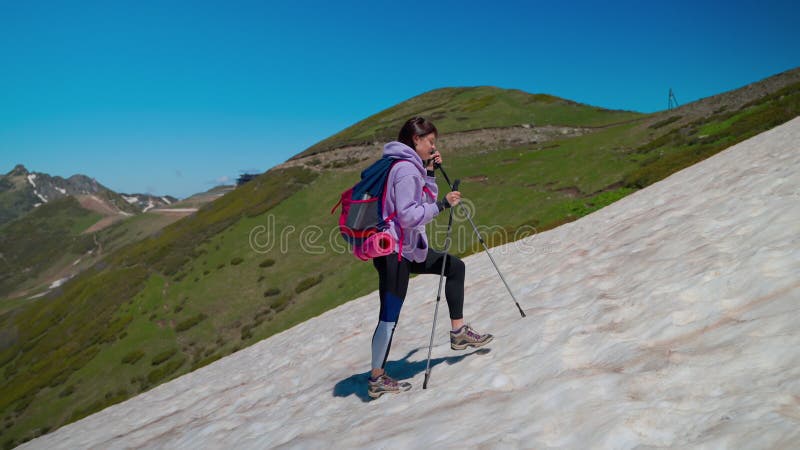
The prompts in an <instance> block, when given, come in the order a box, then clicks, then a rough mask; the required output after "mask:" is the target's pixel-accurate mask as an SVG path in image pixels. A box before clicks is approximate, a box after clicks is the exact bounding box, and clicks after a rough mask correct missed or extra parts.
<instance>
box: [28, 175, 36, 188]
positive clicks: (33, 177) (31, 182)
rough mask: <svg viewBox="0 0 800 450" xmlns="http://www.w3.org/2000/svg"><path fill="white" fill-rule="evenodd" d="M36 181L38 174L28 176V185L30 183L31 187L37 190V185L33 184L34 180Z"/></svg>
mask: <svg viewBox="0 0 800 450" xmlns="http://www.w3.org/2000/svg"><path fill="white" fill-rule="evenodd" d="M35 179H36V174H35V173H29V174H28V183H30V184H31V186H33V188H34V189H36V183H34V182H33V180H35Z"/></svg>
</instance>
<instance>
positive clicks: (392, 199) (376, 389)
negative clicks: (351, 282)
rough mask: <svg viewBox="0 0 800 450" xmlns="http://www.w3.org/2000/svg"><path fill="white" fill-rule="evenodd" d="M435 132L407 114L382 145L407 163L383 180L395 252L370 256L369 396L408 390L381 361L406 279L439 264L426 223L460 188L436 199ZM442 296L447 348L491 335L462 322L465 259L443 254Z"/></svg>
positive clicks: (475, 344) (475, 342) (460, 347)
mask: <svg viewBox="0 0 800 450" xmlns="http://www.w3.org/2000/svg"><path fill="white" fill-rule="evenodd" d="M437 137H438V131H437V130H436V127H435V126H434V125H433V123H431V122H429V121H428V120H426V119H424V118H422V117H413V118H411V119H409V120H408V121H407V122H406V123H405V125H403V128H402V129H401V130H400V134H399V136H398V138H397V141H393V142H389V143H388V144H386V145H385V146H384V149H383V156H384V157H387V156H388V157H390V158H395V159H400V160H404V161H408V162H410V164H409V163H407V162H401V163H396V164H394V165H393V166H392V168H391V171H390V172H389V175H388V179H387V182H386V192H385V201H384V205H383V212H382V214H383V217H384V218H386V217H391V216H392V214H395V216H394V218H393V219H392V220H390V221H388V226H389V227H388V229H387V230H386V231H387V232H388V233H390V234H391V235H392V236H393V237H394V240H395V241H396V243H397V244H396V247H395V250H394V252H393V253H391V254H389V255H385V256H380V257H376V258H374V259H373V260H372V263H373V265H374V266H375V269H376V270H377V271H378V280H379V283H378V286H379V292H380V300H381V307H380V316H379V321H378V326H377V328H376V329H375V333H374V334H373V336H372V372H371V374H370V377H369V382H368V383H369V391H368V393H369V396H370V397H372V398H377V397H380V396H381V395H383V394H385V393H397V392H401V391H407V390H409V389H411V384H409V383H405V382H398V381H396V380H394V379H392V378H391V377H390V376H389V375H387V374H386V371H385V370H384V366H385V365H386V361H387V359H388V357H389V349H390V347H391V344H392V336H393V335H394V330H395V327H396V326H397V320H398V317H399V316H400V309H401V307H402V306H403V300H404V299H405V296H406V291H407V289H408V278H409V275H410V274H412V273H415V274H423V273H427V274H437V275H439V274H440V272H441V268H442V262H443V261H442V258H444V257H445V253H443V252H439V251H436V250H433V249H429V248H428V238H427V236H426V234H425V225H426V224H427V223H429V222H430V221H432V220H433V218H434V217H435V216H436V215H438V214H439V213H440V212H442V210H444V209H445V208H450V207H451V206H455V205H457V204H458V203H459V201H460V200H461V193H460V192H457V191H453V192H449V193H448V194H447V195H446V196H445V199H444V200H439V201H437V200H436V196H437V193H438V187H437V186H436V179H435V178H434V163H436V164H441V162H442V156H441V154H440V153H439V152H438V151H437V150H436V139H437ZM444 274H445V276H446V277H447V281H446V284H445V298H446V300H447V307H448V310H449V313H450V322H451V328H452V331H451V332H450V347H451V348H452V349H453V350H464V349H466V348H467V347H481V346H483V345H485V344H487V343H489V342H490V341H491V340H492V338H493V337H492V335H491V334H480V333H478V332H476V331H475V330H473V329H472V328H471V327H470V326H469V325H466V324H465V323H464V316H463V312H462V310H463V306H464V276H465V267H464V263H463V262H462V261H461V260H460V259H459V258H457V257H455V256H453V255H447V263H446V265H445V272H444Z"/></svg>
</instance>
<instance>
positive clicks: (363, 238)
mask: <svg viewBox="0 0 800 450" xmlns="http://www.w3.org/2000/svg"><path fill="white" fill-rule="evenodd" d="M401 161H403V160H401V159H395V158H390V157H388V156H384V157H382V158H381V159H379V160H377V161H375V162H374V163H372V165H370V166H369V167H367V168H366V169H364V171H363V172H361V181H359V182H358V183H356V184H355V185H354V186H353V187H351V188H350V189H348V190H346V191H344V192H342V195H341V198H340V199H339V202H338V203H336V205H334V206H333V209H331V214H333V213H334V212H336V208H338V207H339V205H341V206H342V212H341V213H340V215H339V231H340V232H341V233H342V237H343V238H344V240H345V241H347V243H348V244H350V245H351V246H352V248H353V254H354V255H355V256H356V257H357V258H359V259H362V260H364V261H367V260H369V259H370V258H375V257H378V256H385V255H388V254H390V253H392V252H393V251H394V246H395V243H396V242H395V239H394V238H393V237H392V235H390V234H389V233H387V232H386V229H387V228H388V227H389V224H388V222H390V221H391V220H392V219H394V217H395V216H396V215H397V213H396V212H395V213H392V214H391V215H390V216H389V217H387V218H386V219H384V218H383V204H384V201H385V199H386V183H387V182H388V180H389V172H390V171H391V170H392V167H394V165H395V164H397V163H399V162H401ZM401 233H402V229H401ZM399 258H400V255H398V259H399Z"/></svg>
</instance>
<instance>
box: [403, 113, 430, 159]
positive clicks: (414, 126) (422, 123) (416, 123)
mask: <svg viewBox="0 0 800 450" xmlns="http://www.w3.org/2000/svg"><path fill="white" fill-rule="evenodd" d="M438 136H439V131H438V130H436V125H434V124H433V122H430V121H428V120H427V119H425V118H424V117H412V118H410V119H408V120H407V121H406V123H405V124H404V125H403V128H401V129H400V135H399V136H397V140H398V141H400V142H402V143H403V144H406V145H407V146H409V147H411V148H413V149H414V150H415V151H416V152H417V154H419V155H420V158H422V160H423V161H424V160H426V159H428V158H430V155H432V154H433V153H434V152H435V151H436V138H437V137H438Z"/></svg>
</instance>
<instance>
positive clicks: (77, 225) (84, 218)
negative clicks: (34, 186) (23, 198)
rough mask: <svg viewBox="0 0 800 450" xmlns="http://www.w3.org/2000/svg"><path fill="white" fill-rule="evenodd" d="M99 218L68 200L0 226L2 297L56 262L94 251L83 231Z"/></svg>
mask: <svg viewBox="0 0 800 450" xmlns="http://www.w3.org/2000/svg"><path fill="white" fill-rule="evenodd" d="M100 217H101V216H100V214H97V213H93V212H90V211H87V210H85V209H83V208H82V207H81V206H80V204H78V201H77V200H75V198H74V197H65V198H62V199H59V200H55V201H52V202H49V203H46V204H44V205H42V206H40V207H38V208H36V209H35V210H34V211H32V212H31V213H29V214H27V215H25V216H23V217H22V218H20V219H18V220H16V221H13V222H10V223H7V224H5V225H3V226H2V227H0V254H2V257H1V258H0V266H1V267H3V270H2V271H0V297H2V296H3V295H5V294H7V293H9V292H10V291H11V290H14V289H18V288H19V287H20V286H22V285H24V284H25V283H26V281H28V280H31V279H35V278H36V277H37V276H38V275H39V274H40V273H41V272H43V271H44V270H46V269H47V268H48V267H50V266H51V265H52V264H53V262H54V261H55V260H60V259H63V258H66V259H71V260H75V259H77V258H79V257H80V256H81V255H83V254H85V253H86V252H87V251H89V250H91V249H92V248H93V247H94V242H93V240H92V236H89V235H82V234H81V232H82V231H83V230H85V229H86V228H88V227H89V226H90V225H91V224H93V223H94V222H97V220H99V219H100Z"/></svg>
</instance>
